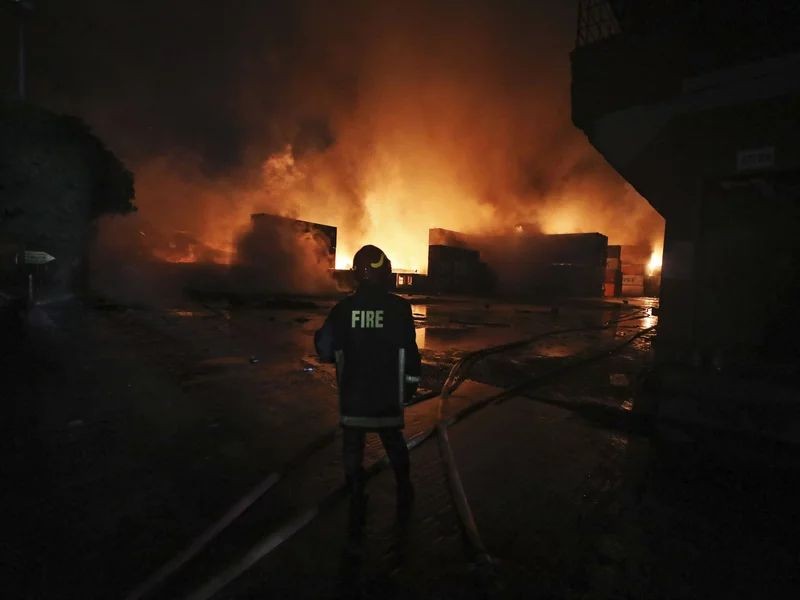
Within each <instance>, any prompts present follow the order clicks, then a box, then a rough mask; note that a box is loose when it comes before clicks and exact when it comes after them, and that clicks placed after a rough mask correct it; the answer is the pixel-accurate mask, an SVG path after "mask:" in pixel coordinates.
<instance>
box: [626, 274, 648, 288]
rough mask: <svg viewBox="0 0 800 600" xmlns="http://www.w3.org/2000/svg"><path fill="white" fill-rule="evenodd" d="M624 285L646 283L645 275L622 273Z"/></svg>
mask: <svg viewBox="0 0 800 600" xmlns="http://www.w3.org/2000/svg"><path fill="white" fill-rule="evenodd" d="M622 285H644V275H625V274H624V273H623V274H622Z"/></svg>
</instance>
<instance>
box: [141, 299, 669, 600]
mask: <svg viewBox="0 0 800 600" xmlns="http://www.w3.org/2000/svg"><path fill="white" fill-rule="evenodd" d="M641 313H644V314H641ZM634 314H635V313H630V314H629V315H627V316H624V317H621V318H619V319H614V320H611V321H607V322H606V323H604V324H603V325H601V326H594V327H582V328H573V329H560V330H553V331H550V332H546V333H543V334H540V335H537V336H534V337H531V338H527V339H524V340H519V341H516V342H511V343H508V344H501V345H498V346H492V347H489V348H484V349H482V350H478V351H476V352H473V353H470V354H469V355H467V356H465V357H463V358H462V359H460V360H459V361H458V362H457V363H456V364H455V365H453V368H452V369H451V371H450V374H449V375H448V378H447V380H446V381H445V383H444V385H443V386H442V390H441V392H435V391H431V392H428V393H426V394H423V395H420V396H417V397H415V398H414V400H412V401H411V402H409V403H408V404H407V406H411V405H413V404H417V403H419V402H423V401H426V400H430V399H433V398H436V397H437V396H441V398H442V399H446V398H447V397H449V395H450V394H451V393H452V392H453V391H455V389H456V388H457V387H458V386H459V385H460V384H461V383H462V382H463V380H464V379H465V377H466V374H465V373H464V371H463V370H464V369H465V368H466V369H469V368H470V367H471V366H472V365H473V364H475V362H477V361H478V360H480V359H481V358H483V357H485V356H488V355H490V354H494V353H498V352H502V351H505V350H510V349H516V348H519V347H523V346H525V345H527V344H530V343H533V342H534V341H537V340H540V339H542V338H545V337H548V336H552V335H559V334H564V333H573V332H581V331H593V330H603V329H607V328H608V327H610V326H611V325H613V324H616V323H619V322H622V321H626V320H638V319H641V318H644V317H646V316H649V315H648V314H647V313H646V311H636V314H640V315H641V316H634ZM653 329H654V327H649V328H647V329H644V330H641V331H639V332H637V333H636V334H635V335H633V336H632V337H631V338H629V339H628V340H626V341H625V342H624V343H622V344H620V345H618V346H616V347H614V348H612V349H611V350H607V351H605V352H602V353H600V354H599V355H595V356H592V357H588V358H584V359H581V360H579V361H576V362H574V363H571V364H569V365H564V366H562V367H559V368H557V369H554V370H553V371H551V372H549V373H545V374H544V375H540V376H536V377H534V378H531V379H528V380H525V381H524V382H522V383H520V384H518V385H516V386H514V387H513V388H509V389H507V390H504V391H503V392H501V393H500V394H497V395H495V396H491V397H489V398H485V399H483V400H481V401H479V402H477V403H474V404H472V405H470V406H467V407H465V408H464V409H461V410H460V411H459V412H457V413H456V414H454V415H452V416H451V417H449V418H448V419H446V420H444V419H443V418H442V415H441V410H442V407H441V405H440V407H439V417H440V418H439V422H438V423H437V425H436V426H435V427H433V428H431V429H429V430H426V431H424V432H422V433H420V434H419V435H417V436H415V437H413V438H411V439H410V440H409V441H408V442H407V445H408V448H409V450H413V449H414V448H416V447H418V446H419V445H421V444H422V443H424V442H425V441H427V440H428V439H429V438H430V437H431V436H432V435H433V434H434V433H436V432H437V431H438V432H440V433H439V437H440V444H441V446H440V448H441V451H442V458H443V461H444V462H445V465H446V466H447V468H448V481H449V482H450V488H451V494H452V495H453V498H454V501H455V503H456V508H457V510H458V512H459V516H460V519H461V521H462V524H463V525H464V529H465V534H466V536H467V539H468V541H469V542H470V545H471V546H472V548H473V550H474V555H475V556H476V557H477V558H478V559H479V561H480V562H488V563H491V557H490V556H489V554H488V553H487V552H486V550H485V548H484V546H483V543H482V542H481V540H480V536H479V535H478V534H477V528H476V526H475V522H474V518H473V517H472V513H471V510H470V509H469V505H468V503H467V502H466V495H465V493H464V491H463V485H462V484H461V481H460V477H459V475H458V469H457V467H456V466H455V460H454V457H453V455H452V450H451V449H450V448H449V440H448V438H447V433H446V427H449V426H451V425H454V424H455V423H457V422H458V421H460V420H462V419H463V418H465V417H467V416H469V415H470V414H472V413H474V412H476V411H477V410H480V409H481V408H484V407H485V406H488V405H489V404H492V403H499V402H502V401H503V400H504V399H507V398H508V397H511V396H513V395H516V394H518V393H519V392H520V391H522V390H525V389H528V388H530V387H531V386H533V385H534V384H535V383H541V382H545V381H547V380H549V379H552V378H555V376H556V375H560V374H561V373H563V372H564V371H566V370H570V369H572V368H576V367H578V366H582V365H584V364H586V363H588V362H591V361H593V360H599V359H601V358H604V357H605V356H606V355H608V354H613V353H614V352H617V351H619V350H620V349H622V348H623V347H624V346H627V345H628V344H630V343H631V342H632V341H633V340H634V339H636V338H638V337H640V336H641V335H644V334H645V333H647V332H649V331H651V330H653ZM448 384H449V385H448ZM338 429H339V428H338V427H336V428H334V429H331V430H329V431H327V432H326V433H324V434H323V435H322V436H320V437H319V438H317V439H316V440H314V441H312V442H311V443H310V444H308V445H307V446H306V447H304V448H303V449H302V450H301V451H300V452H298V454H297V455H296V456H295V457H293V458H292V459H291V460H290V461H288V462H287V463H286V464H285V465H284V467H283V468H282V469H281V471H279V472H274V473H270V474H269V475H268V476H267V477H266V478H265V479H264V480H263V481H262V482H260V483H259V484H258V485H257V486H255V487H254V488H253V489H252V490H251V491H250V492H249V493H248V494H246V495H245V496H244V497H243V498H241V499H240V500H239V501H237V502H236V503H235V504H234V505H233V506H231V508H230V509H229V510H228V511H226V513H225V514H224V515H223V516H222V517H221V518H220V519H218V520H217V521H216V522H215V523H214V524H213V525H212V526H210V527H209V528H207V529H206V530H205V531H204V532H203V533H202V534H201V535H200V536H198V537H197V538H196V539H195V540H194V541H193V542H192V543H191V544H190V545H189V546H188V547H187V548H185V549H184V550H183V551H182V552H180V553H179V554H178V555H176V556H175V557H174V558H173V559H172V560H170V561H169V562H167V563H166V564H165V565H164V566H163V567H161V568H160V569H159V570H157V571H156V572H154V573H153V574H152V575H151V576H150V577H148V578H147V579H146V580H145V581H144V582H143V583H141V584H140V585H139V586H137V587H136V588H135V589H134V590H133V591H131V592H130V593H129V594H128V595H127V596H126V600H139V599H141V598H144V597H145V596H146V595H148V594H149V593H150V592H152V591H153V590H155V589H156V588H157V587H158V586H159V585H160V584H161V583H162V582H163V581H164V580H166V579H167V578H168V577H170V576H171V575H172V574H174V573H175V572H176V571H178V570H179V569H180V568H181V567H182V566H183V565H185V564H186V563H187V562H189V561H190V560H191V559H192V558H194V557H195V556H196V555H197V554H199V553H200V552H201V551H202V550H203V549H204V548H205V547H207V546H208V544H209V543H211V542H212V541H213V540H214V539H215V538H216V537H217V536H218V535H219V534H220V533H221V532H222V531H223V530H224V529H226V528H227V527H228V526H229V525H230V524H231V523H233V522H234V521H235V520H236V519H237V518H239V517H240V516H241V515H242V514H243V513H244V512H245V511H246V510H247V509H248V508H249V507H250V506H252V505H253V504H254V503H255V502H256V501H258V500H259V499H260V498H261V497H262V496H263V495H264V494H266V493H267V492H268V491H269V489H271V488H272V487H274V485H275V484H277V483H278V482H279V481H280V480H281V479H283V478H285V477H286V475H287V474H288V473H289V472H291V471H292V470H293V469H294V468H295V467H296V466H297V465H299V464H301V463H302V462H304V461H305V460H307V459H308V458H309V457H310V456H311V455H313V454H314V453H315V452H317V451H318V450H320V449H322V448H323V447H325V446H327V445H328V444H329V443H330V442H332V441H333V439H334V438H335V437H336V434H337V432H338ZM387 464H388V459H387V458H386V457H384V458H383V459H381V460H379V461H377V462H376V463H374V464H373V465H371V467H369V468H368V469H367V478H371V477H373V476H374V475H376V474H377V473H378V472H380V471H381V470H382V469H383V468H384V467H385V466H386V465H387ZM345 495H346V488H345V486H341V487H339V488H337V489H336V490H334V491H333V492H331V493H330V494H328V495H327V496H326V497H325V498H324V499H323V500H322V501H321V502H320V503H319V504H318V505H317V506H316V507H314V508H311V509H308V510H306V511H303V512H301V513H299V514H297V515H295V517H293V518H291V519H289V520H288V521H287V522H286V523H285V524H284V525H283V526H281V527H280V528H279V529H278V530H277V531H276V532H274V533H273V534H270V535H269V536H267V537H266V538H264V539H263V540H262V541H261V542H260V543H259V544H257V545H256V546H255V547H254V548H253V549H251V551H250V552H248V554H247V555H245V557H243V559H242V560H241V561H239V562H238V563H237V564H236V565H232V566H231V567H229V568H228V569H226V570H224V571H223V572H222V573H221V574H220V575H218V576H216V577H215V578H213V579H212V580H210V581H209V582H208V583H207V584H206V585H204V586H203V587H202V588H200V589H198V590H197V591H196V592H195V593H193V594H192V595H190V596H189V597H188V598H190V599H191V600H200V599H202V598H210V597H212V596H213V594H215V593H216V592H217V591H219V590H220V589H222V587H224V586H225V585H227V584H228V583H230V581H233V579H235V578H237V577H238V576H239V575H241V574H242V573H244V572H245V571H246V570H247V569H249V568H250V567H251V566H252V565H253V564H255V562H257V561H258V560H260V559H261V558H263V557H264V556H266V555H267V554H268V553H269V552H271V551H272V550H274V549H275V548H277V547H278V546H279V545H280V544H282V543H283V542H284V541H286V540H288V539H289V538H290V537H292V536H293V535H294V534H295V533H297V532H298V531H300V530H301V529H302V528H303V527H304V526H305V525H307V524H308V523H310V522H311V521H312V520H313V519H314V518H315V517H316V516H317V515H318V514H319V513H320V512H321V511H322V510H323V509H325V508H327V507H329V506H332V505H333V504H335V503H336V502H337V501H338V500H340V499H341V498H342V497H344V496H345ZM209 593H210V594H209Z"/></svg>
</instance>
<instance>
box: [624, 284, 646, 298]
mask: <svg viewBox="0 0 800 600" xmlns="http://www.w3.org/2000/svg"><path fill="white" fill-rule="evenodd" d="M622 295H623V296H644V284H641V285H623V286H622Z"/></svg>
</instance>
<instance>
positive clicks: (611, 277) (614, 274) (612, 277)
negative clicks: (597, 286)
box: [604, 269, 622, 283]
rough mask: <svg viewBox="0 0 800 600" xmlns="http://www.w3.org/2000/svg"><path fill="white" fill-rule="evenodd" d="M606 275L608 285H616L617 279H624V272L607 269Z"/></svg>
mask: <svg viewBox="0 0 800 600" xmlns="http://www.w3.org/2000/svg"><path fill="white" fill-rule="evenodd" d="M605 273H606V275H605V279H604V281H605V282H606V283H615V282H616V281H617V279H620V278H621V277H622V271H620V270H618V269H606V271H605Z"/></svg>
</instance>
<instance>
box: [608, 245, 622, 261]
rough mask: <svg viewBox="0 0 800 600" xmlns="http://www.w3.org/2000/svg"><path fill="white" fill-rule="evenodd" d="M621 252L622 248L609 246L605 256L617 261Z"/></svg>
mask: <svg viewBox="0 0 800 600" xmlns="http://www.w3.org/2000/svg"><path fill="white" fill-rule="evenodd" d="M621 250H622V246H609V247H608V250H607V251H606V256H607V257H608V258H616V259H617V260H619V258H620V251H621Z"/></svg>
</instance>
